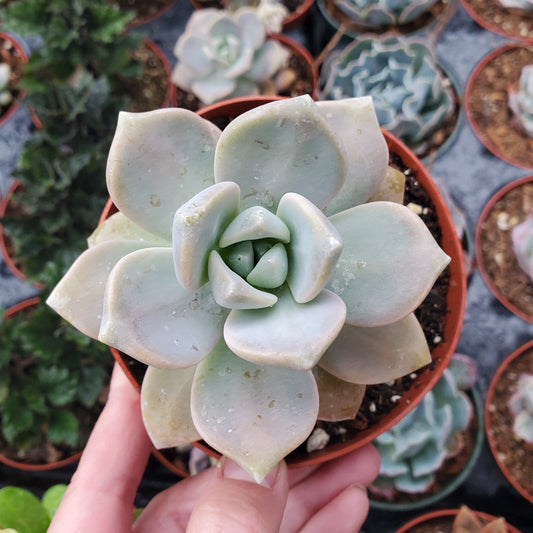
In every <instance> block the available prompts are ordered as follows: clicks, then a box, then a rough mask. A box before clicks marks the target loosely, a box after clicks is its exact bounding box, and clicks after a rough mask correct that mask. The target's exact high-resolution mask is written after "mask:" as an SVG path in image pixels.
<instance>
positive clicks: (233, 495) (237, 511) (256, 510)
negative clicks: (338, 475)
mask: <svg viewBox="0 0 533 533" xmlns="http://www.w3.org/2000/svg"><path fill="white" fill-rule="evenodd" d="M288 491H289V483H288V478H287V466H286V465H285V463H284V462H281V463H279V464H278V465H277V466H275V467H274V469H273V470H272V471H271V472H270V473H269V474H268V476H267V477H266V478H265V479H264V480H263V482H262V483H261V484H260V485H259V484H258V483H256V482H255V481H254V480H253V479H252V478H251V477H250V475H249V474H248V473H247V472H245V471H244V470H243V469H242V468H241V467H240V466H238V465H237V464H236V463H235V462H233V461H231V460H230V459H227V458H223V459H222V460H221V461H220V463H219V466H218V468H217V474H216V476H215V479H214V480H213V482H212V483H211V484H210V485H209V487H208V488H206V490H205V492H204V493H203V495H202V497H201V498H200V499H199V500H198V503H197V505H196V506H195V508H194V510H193V512H192V514H191V518H190V520H189V526H188V528H187V533H205V531H217V532H220V533H223V532H228V533H230V532H231V533H251V532H253V533H277V532H278V531H279V527H280V524H281V518H282V516H283V511H284V509H285V503H286V502H287V494H288Z"/></svg>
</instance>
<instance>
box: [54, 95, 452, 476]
mask: <svg viewBox="0 0 533 533" xmlns="http://www.w3.org/2000/svg"><path fill="white" fill-rule="evenodd" d="M354 132H356V134H355V135H354ZM387 167H388V150H387V146H386V143H385V139H384V138H383V136H382V133H381V131H380V128H379V124H378V122H377V120H376V115H375V111H374V108H373V105H372V100H371V98H369V97H364V98H353V99H348V100H342V101H337V102H318V103H315V102H314V101H313V100H312V99H311V98H310V97H309V96H301V97H296V98H290V99H283V100H279V101H274V102H270V103H268V104H265V105H262V106H259V107H257V108H255V109H252V110H251V111H248V112H246V113H243V114H242V115H240V116H238V117H237V118H236V119H234V120H233V121H232V122H231V123H230V124H229V125H228V126H227V127H226V128H225V129H224V131H222V132H221V131H220V130H219V129H218V128H217V127H216V126H214V125H213V124H212V123H211V122H209V121H207V120H205V119H203V118H201V117H199V116H198V115H196V114H195V113H192V112H190V111H187V110H185V109H181V108H169V109H162V110H157V111H154V112H149V113H139V114H132V113H121V114H120V116H119V120H118V126H117V131H116V134H115V138H114V140H113V143H112V146H111V149H110V153H109V158H108V167H107V184H108V189H109V193H110V195H111V198H112V199H113V202H114V203H115V205H116V206H117V207H118V209H119V212H118V213H116V214H114V215H112V216H111V217H109V218H108V219H107V220H106V221H105V222H104V223H103V224H102V225H101V226H99V227H98V228H97V229H96V230H95V232H94V233H93V234H92V236H91V237H90V239H89V249H88V250H87V251H85V252H84V253H83V254H82V255H81V256H80V257H79V258H78V259H77V260H76V261H75V263H74V264H73V266H72V267H71V269H70V270H69V271H68V272H67V274H66V275H65V276H64V277H63V279H62V280H61V281H60V282H59V284H58V285H57V286H56V287H55V288H54V290H53V292H52V294H51V295H50V297H49V299H48V303H49V304H50V305H51V306H52V307H53V308H54V309H55V310H56V311H57V312H58V313H59V314H60V315H62V316H63V317H64V318H66V319H67V320H68V321H70V322H71V323H72V324H73V325H74V326H76V327H77V328H78V329H80V330H81V331H83V332H84V333H86V334H87V335H89V336H91V337H94V338H98V339H100V340H101V341H102V342H104V343H106V344H108V345H111V346H114V347H115V348H117V349H119V350H121V351H123V352H124V353H127V354H128V355H130V356H132V357H134V358H136V359H138V360H139V361H141V362H143V363H145V364H147V365H148V369H147V371H146V374H145V377H144V380H143V383H142V390H141V404H142V411H143V418H144V423H145V426H146V428H147V431H148V433H149V435H150V437H151V439H152V441H153V443H154V445H155V446H156V447H158V448H164V447H175V446H179V445H181V444H184V443H187V442H193V441H196V440H198V439H204V440H205V441H206V442H207V443H208V444H210V445H211V446H212V447H214V448H215V449H216V450H218V451H219V452H220V453H222V454H224V455H227V456H229V457H231V458H232V459H234V460H236V461H237V462H238V463H239V464H241V466H243V467H244V468H245V469H246V470H248V471H249V472H250V473H251V474H252V475H253V476H254V477H255V479H257V480H258V481H260V480H261V479H262V478H263V477H264V476H265V475H266V474H267V473H268V472H269V471H270V469H271V468H272V467H273V466H274V465H275V464H276V463H277V462H278V461H279V460H281V459H282V458H283V457H284V456H285V455H287V454H288V453H290V452H291V451H292V450H293V449H295V448H296V447H297V446H299V445H300V444H301V443H302V442H303V441H304V440H305V439H306V438H307V437H308V436H309V435H310V434H311V432H312V430H313V428H314V425H315V423H316V420H317V417H318V416H319V409H320V410H322V411H324V412H325V413H326V415H324V416H328V417H333V419H334V417H335V416H337V419H339V418H343V419H346V418H347V417H353V416H355V411H356V410H357V407H355V411H352V412H350V411H349V409H347V406H346V405H340V406H339V407H338V408H337V412H335V405H330V403H331V402H330V398H331V396H332V394H334V391H335V390H337V389H338V388H339V387H341V386H342V387H344V390H346V388H350V387H352V388H353V390H354V391H359V390H360V387H361V385H365V384H370V383H382V382H387V381H389V380H391V379H394V378H396V377H398V376H401V375H404V374H407V373H409V372H411V371H412V370H414V369H415V368H419V367H421V366H423V365H425V364H426V363H428V362H429V361H430V360H431V356H430V353H429V349H428V346H427V343H426V340H425V337H424V334H423V332H422V329H421V327H420V324H419V323H418V321H417V319H416V318H415V316H414V314H413V311H414V310H415V308H416V307H418V305H419V304H420V303H421V301H422V300H423V299H424V297H425V296H426V294H427V293H428V291H429V290H430V288H431V287H432V285H433V283H434V281H435V279H436V277H437V276H438V275H439V274H440V272H441V271H442V270H443V269H444V268H445V266H446V265H447V263H448V262H449V257H448V256H447V255H446V254H445V253H444V252H443V251H442V250H441V249H440V247H439V246H438V244H437V243H436V241H435V240H434V238H433V237H432V235H431V233H430V232H429V230H428V229H427V228H426V226H425V225H424V224H423V222H422V221H421V219H420V218H419V217H418V216H417V215H415V214H414V213H413V212H411V211H410V210H409V209H408V208H406V207H404V206H403V205H401V204H399V203H395V202H393V201H373V202H370V203H365V202H367V200H369V199H371V198H372V199H373V198H374V197H381V198H383V197H387V196H386V194H387V192H386V191H387V190H392V189H393V188H394V187H392V186H391V181H390V180H391V179H394V175H391V173H390V172H388V168H387ZM391 194H392V193H391ZM402 197H403V195H400V199H401V198H402ZM315 376H317V377H315ZM319 394H320V396H319ZM353 396H354V397H356V396H357V395H356V394H353ZM346 397H350V395H349V394H346ZM319 398H321V399H322V400H323V402H322V403H320V404H319ZM323 403H325V404H326V405H323ZM347 412H348V413H349V414H348V415H347V414H346V413H347ZM330 419H331V418H330Z"/></svg>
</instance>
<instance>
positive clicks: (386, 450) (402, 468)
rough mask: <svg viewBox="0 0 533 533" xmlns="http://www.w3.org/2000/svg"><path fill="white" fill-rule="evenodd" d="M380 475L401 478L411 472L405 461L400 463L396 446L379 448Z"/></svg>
mask: <svg viewBox="0 0 533 533" xmlns="http://www.w3.org/2000/svg"><path fill="white" fill-rule="evenodd" d="M379 458H380V466H379V475H380V476H386V477H393V476H399V475H401V474H406V473H407V472H408V471H409V466H408V465H407V463H406V462H404V461H398V458H397V457H396V449H395V448H394V446H388V445H385V446H380V447H379Z"/></svg>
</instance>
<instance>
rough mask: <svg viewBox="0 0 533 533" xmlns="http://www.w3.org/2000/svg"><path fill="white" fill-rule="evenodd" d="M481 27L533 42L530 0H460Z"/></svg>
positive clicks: (512, 37)
mask: <svg viewBox="0 0 533 533" xmlns="http://www.w3.org/2000/svg"><path fill="white" fill-rule="evenodd" d="M461 3H462V4H463V7H464V8H465V10H466V11H467V12H468V14H469V15H470V16H471V17H472V18H473V19H474V20H475V21H476V22H477V23H478V24H479V25H480V26H482V27H483V28H485V29H487V30H489V31H492V32H494V33H498V34H500V35H503V36H505V37H509V38H511V39H516V40H519V41H524V42H528V43H531V42H533V21H532V20H531V13H532V12H533V9H532V6H531V0H461Z"/></svg>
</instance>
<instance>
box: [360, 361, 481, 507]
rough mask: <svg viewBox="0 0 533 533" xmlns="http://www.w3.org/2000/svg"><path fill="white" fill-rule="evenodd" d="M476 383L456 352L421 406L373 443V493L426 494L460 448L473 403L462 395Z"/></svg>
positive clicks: (470, 363)
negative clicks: (375, 473)
mask: <svg viewBox="0 0 533 533" xmlns="http://www.w3.org/2000/svg"><path fill="white" fill-rule="evenodd" d="M475 380H476V370H475V365H474V363H473V360H472V359H470V358H468V357H467V356H464V355H462V354H461V355H459V354H455V355H454V356H453V357H452V361H451V363H450V365H449V366H448V368H446V369H445V370H444V372H443V374H442V377H441V378H440V379H439V381H438V382H437V384H436V385H435V386H434V387H433V388H432V389H431V390H430V391H429V392H428V393H427V394H426V396H424V399H423V400H422V402H421V403H420V404H419V405H418V406H416V407H415V408H414V409H413V410H412V411H411V412H410V413H409V414H407V416H405V417H404V418H403V419H402V420H401V421H400V422H398V423H397V424H396V425H394V426H393V427H392V428H391V429H390V430H389V431H387V432H385V433H383V434H382V435H380V436H378V437H377V438H376V439H375V441H374V444H375V446H376V448H377V450H378V452H379V455H380V458H381V466H380V472H379V475H378V477H377V479H376V480H375V481H374V483H373V484H372V486H371V487H370V489H371V492H374V493H375V494H377V495H380V496H382V497H385V498H386V499H391V500H393V499H394V497H395V495H396V494H397V493H398V492H403V493H408V494H417V493H422V492H425V491H427V490H428V489H429V488H430V487H431V485H432V484H433V483H434V481H435V473H436V472H437V471H438V469H439V468H440V467H441V466H442V464H443V463H444V461H445V460H446V459H447V458H449V457H453V456H455V455H457V454H458V453H459V452H460V451H461V449H462V446H463V440H462V438H461V432H463V431H465V429H466V428H467V427H468V426H469V424H470V421H471V419H472V416H473V405H472V402H471V400H470V398H469V397H468V395H467V394H466V392H465V391H466V390H468V389H470V388H471V387H472V386H473V385H474V383H475Z"/></svg>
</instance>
